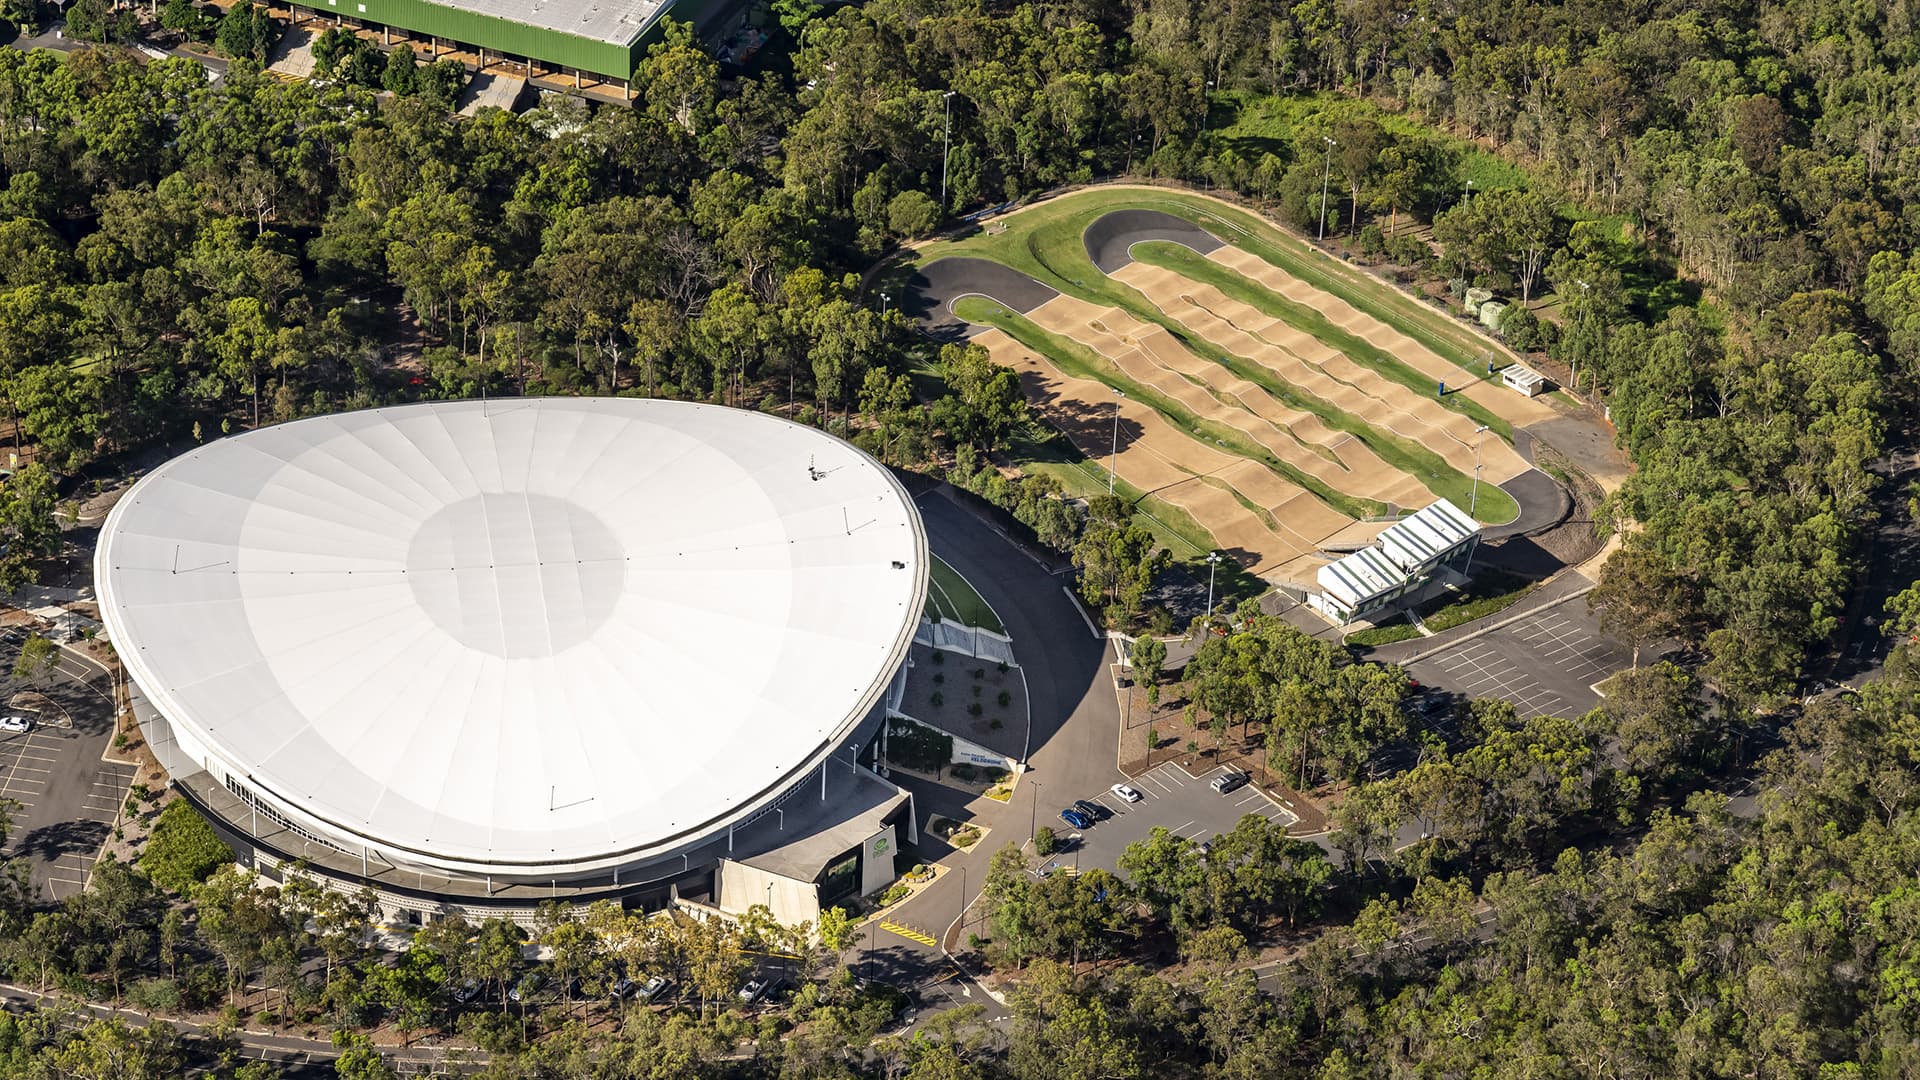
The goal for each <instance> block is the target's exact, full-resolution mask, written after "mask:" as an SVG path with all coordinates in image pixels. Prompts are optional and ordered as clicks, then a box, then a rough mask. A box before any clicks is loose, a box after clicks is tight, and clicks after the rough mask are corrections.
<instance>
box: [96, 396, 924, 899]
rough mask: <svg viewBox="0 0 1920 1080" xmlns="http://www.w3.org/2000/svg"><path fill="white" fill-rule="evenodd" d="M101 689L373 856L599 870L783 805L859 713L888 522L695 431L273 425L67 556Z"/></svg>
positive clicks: (889, 646) (698, 412) (858, 484)
mask: <svg viewBox="0 0 1920 1080" xmlns="http://www.w3.org/2000/svg"><path fill="white" fill-rule="evenodd" d="M96 561H97V565H96V571H97V573H96V579H97V582H98V584H99V590H100V596H101V609H102V615H103V618H104V620H105V622H106V624H107V626H108V629H109V631H110V633H111V634H112V637H113V640H114V642H115V643H116V646H117V647H118V649H119V652H120V655H121V657H122V658H123V659H124V660H125V661H126V663H127V666H128V668H129V671H130V673H131V674H132V676H133V677H134V679H135V680H136V681H137V682H138V683H139V684H140V686H141V688H142V689H143V690H144V691H145V692H146V693H147V694H148V696H149V697H151V698H152V699H153V700H154V702H155V704H156V705H157V706H158V707H160V708H161V709H162V711H164V712H165V713H166V714H167V716H168V717H169V719H170V720H171V721H172V722H173V723H175V724H176V725H182V726H184V727H185V728H186V729H187V730H188V731H189V732H190V733H191V734H192V735H194V736H196V737H197V738H198V739H199V740H201V741H202V742H204V744H205V745H206V747H207V748H208V753H209V754H210V755H213V756H217V757H218V758H220V759H221V761H222V762H224V763H225V765H226V767H227V770H228V772H229V773H232V774H235V775H244V776H246V777H248V778H249V779H250V781H251V783H252V784H254V785H255V786H257V787H259V788H261V789H263V790H265V791H267V792H269V793H270V794H271V795H273V796H275V797H277V798H278V799H280V800H282V801H283V802H285V803H287V804H289V805H291V806H293V807H296V808H298V809H300V810H301V811H303V812H304V813H306V814H307V815H309V816H311V817H313V818H315V819H317V820H319V821H321V822H324V823H327V824H329V825H331V826H332V827H334V828H336V829H338V830H340V831H341V832H343V833H345V834H347V835H349V836H351V837H354V838H357V839H359V840H361V841H364V842H367V843H369V844H371V845H373V846H375V847H381V848H387V849H391V850H395V851H398V852H402V853H407V854H410V855H411V856H412V857H415V858H418V859H424V860H426V861H429V862H432V863H434V864H437V865H447V866H453V867H458V868H475V867H480V868H487V869H489V870H491V869H492V868H499V870H500V872H502V873H515V872H545V871H552V870H555V869H556V868H562V869H564V868H569V867H581V866H585V865H589V864H591V865H595V866H599V865H608V864H617V862H618V861H620V860H621V859H623V858H625V857H628V856H632V855H645V854H653V853H663V852H665V851H667V850H670V849H671V848H672V847H673V846H675V845H679V844H683V843H686V842H690V841H691V840H694V839H697V838H699V837H701V836H705V835H709V834H711V832H712V831H713V830H714V829H715V828H717V827H722V826H724V825H726V824H727V823H729V822H730V821H733V820H736V819H738V818H740V817H742V816H743V815H745V814H747V813H749V812H750V811H751V810H753V809H754V808H755V807H756V806H757V805H760V804H762V803H764V802H766V801H768V800H770V799H772V798H774V797H776V796H777V795H779V794H780V793H781V792H782V791H784V790H786V789H787V788H788V787H790V786H791V783H792V781H794V780H796V779H797V778H798V777H799V776H800V775H802V774H804V773H805V772H806V771H807V770H810V769H811V768H812V766H813V765H814V764H815V763H817V762H818V761H819V760H820V758H821V757H823V756H824V755H825V754H826V753H829V752H831V750H832V749H833V748H834V747H835V746H836V745H837V742H838V740H839V739H841V738H843V737H844V736H845V735H846V733H847V732H848V731H849V730H850V729H851V728H852V727H853V726H854V725H856V724H857V723H858V722H859V721H860V720H861V719H862V718H863V717H864V716H865V715H866V714H867V712H868V711H869V710H870V709H871V707H872V705H873V703H874V702H875V701H876V700H877V699H878V697H879V695H880V693H881V692H882V691H883V690H884V688H885V685H886V683H887V682H888V680H889V679H890V678H891V677H892V675H893V673H894V672H895V670H897V668H898V667H899V665H900V663H901V661H902V658H903V657H904V656H905V652H906V649H907V647H908V644H909V643H910V641H911V638H912V632H913V626H914V623H915V621H916V619H917V618H918V616H919V613H920V608H921V603H922V600H923V598H924V594H925V589H926V584H925V581H926V539H925V535H924V533H923V531H922V529H921V525H920V519H919V514H918V512H917V511H916V510H915V509H914V507H913V505H912V502H911V500H910V499H909V498H908V497H907V495H906V493H905V491H903V490H902V489H901V487H900V486H899V484H898V483H897V482H896V481H895V480H894V478H893V477H892V475H891V474H889V473H888V472H887V471H886V470H885V469H884V468H883V467H881V466H880V465H879V464H878V463H876V462H874V461H873V460H872V459H871V458H869V457H867V456H866V455H865V454H862V453H861V452H860V451H858V450H856V449H854V448H853V447H851V446H849V445H848V444H846V443H844V442H841V441H840V440H838V439H834V438H831V437H829V436H826V435H823V434H821V433H820V432H818V431H815V430H813V429H811V428H806V427H802V426H800V425H797V424H792V423H789V422H787V421H784V420H780V419H777V418H774V417H770V416H766V415H762V414H758V413H751V412H742V411H738V410H734V409H725V408H720V407H716V406H707V405H697V404H684V403H676V402H664V401H651V400H637V399H615V398H600V399H595V398H551V399H515V400H507V401H493V402H459V403H435V404H425V405H408V406H400V407H395V408H385V409H375V410H371V411H367V412H356V413H344V414H340V415H335V416H325V417H317V418H314V419H309V420H300V421H295V422H293V423H289V424H284V425H281V426H278V427H272V428H265V429H262V430H259V431H254V432H250V433H247V434H244V435H240V436H237V437H234V438H230V439H223V440H220V441H218V442H214V443H211V444H208V445H206V446H202V447H199V448H198V449H195V450H193V451H192V452H190V453H188V454H186V455H184V456H182V457H179V458H176V459H174V460H172V461H170V462H168V463H166V464H165V465H163V466H161V467H160V468H158V469H156V470H154V471H153V472H152V473H151V474H149V475H148V476H146V477H145V478H144V479H142V480H141V481H140V482H139V483H138V484H136V485H135V486H134V488H133V489H132V490H131V491H130V492H128V493H127V495H126V496H125V497H123V498H122V499H121V501H120V502H119V504H118V505H117V506H116V507H115V508H114V511H113V513H112V515H111V516H110V517H109V518H108V521H107V524H106V527H105V529H104V530H103V533H102V537H101V541H100V545H99V549H98V554H97V557H96Z"/></svg>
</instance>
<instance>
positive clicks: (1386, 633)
mask: <svg viewBox="0 0 1920 1080" xmlns="http://www.w3.org/2000/svg"><path fill="white" fill-rule="evenodd" d="M1419 636H1420V628H1419V627H1417V626H1415V625H1413V624H1412V623H1410V622H1407V621H1406V620H1405V619H1401V620H1399V621H1398V622H1392V623H1388V624H1387V625H1385V626H1372V627H1368V628H1367V629H1365V630H1355V631H1354V632H1353V633H1351V634H1348V635H1347V644H1349V645H1357V646H1360V647H1362V648H1372V647H1373V646H1375V645H1391V644H1393V643H1394V642H1396V641H1408V640H1411V639H1413V638H1417V637H1419Z"/></svg>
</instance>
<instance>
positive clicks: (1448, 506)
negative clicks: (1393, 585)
mask: <svg viewBox="0 0 1920 1080" xmlns="http://www.w3.org/2000/svg"><path fill="white" fill-rule="evenodd" d="M1479 541H1480V523H1479V522H1477V521H1475V520H1473V518H1471V517H1469V516H1467V512H1466V511H1465V510H1462V509H1460V508H1459V507H1457V506H1455V505H1453V503H1451V502H1448V501H1447V500H1446V499H1441V500H1440V501H1439V502H1436V503H1434V504H1432V505H1431V506H1428V507H1427V508H1426V509H1424V510H1421V511H1419V512H1417V513H1415V514H1413V515H1411V516H1409V517H1405V518H1402V519H1400V520H1399V521H1396V522H1394V523H1393V524H1392V525H1389V526H1387V528H1385V529H1383V530H1382V531H1381V533H1380V536H1379V538H1378V539H1376V540H1375V541H1374V544H1375V546H1377V547H1378V548H1379V549H1380V551H1381V552H1382V553H1383V554H1385V555H1386V557H1387V558H1389V559H1391V560H1393V563H1394V565H1396V566H1398V567H1400V568H1401V569H1402V570H1404V571H1406V572H1407V574H1408V576H1410V577H1424V576H1425V575H1427V574H1430V573H1432V572H1433V570H1434V568H1435V567H1438V566H1440V565H1442V564H1444V563H1447V562H1449V561H1451V560H1453V559H1454V558H1456V557H1457V556H1459V555H1460V554H1462V553H1463V552H1465V551H1466V550H1467V549H1468V548H1470V547H1472V546H1473V545H1475V544H1477V543H1479Z"/></svg>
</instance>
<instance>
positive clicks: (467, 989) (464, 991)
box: [453, 979, 480, 1005]
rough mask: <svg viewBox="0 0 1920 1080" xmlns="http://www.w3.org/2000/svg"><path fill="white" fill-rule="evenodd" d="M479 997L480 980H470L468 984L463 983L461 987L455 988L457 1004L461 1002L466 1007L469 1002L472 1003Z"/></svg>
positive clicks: (454, 997) (454, 993) (454, 995)
mask: <svg viewBox="0 0 1920 1080" xmlns="http://www.w3.org/2000/svg"><path fill="white" fill-rule="evenodd" d="M479 996H480V980H478V979H468V980H467V981H466V982H463V983H461V984H460V985H459V986H456V987H454V988H453V1000H454V1001H456V1002H459V1003H460V1004H462V1005H465V1004H466V1003H467V1002H469V1001H472V1000H473V999H474V998H477V997H479Z"/></svg>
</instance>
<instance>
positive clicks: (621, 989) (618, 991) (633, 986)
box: [611, 975, 640, 1001]
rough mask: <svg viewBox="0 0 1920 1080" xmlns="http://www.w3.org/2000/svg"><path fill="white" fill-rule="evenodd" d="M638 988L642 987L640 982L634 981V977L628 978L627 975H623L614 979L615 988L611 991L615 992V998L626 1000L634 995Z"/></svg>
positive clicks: (616, 999)
mask: <svg viewBox="0 0 1920 1080" xmlns="http://www.w3.org/2000/svg"><path fill="white" fill-rule="evenodd" d="M638 989H640V984H639V983H637V982H634V981H633V980H632V979H629V978H627V977H626V976H625V975H622V976H620V977H619V978H618V979H615V980H614V981H613V988H612V991H611V993H612V994H613V1000H615V1001H625V1000H626V999H627V998H629V997H631V996H632V995H633V992H634V991H635V990H638Z"/></svg>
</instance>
